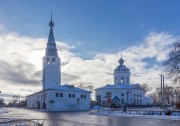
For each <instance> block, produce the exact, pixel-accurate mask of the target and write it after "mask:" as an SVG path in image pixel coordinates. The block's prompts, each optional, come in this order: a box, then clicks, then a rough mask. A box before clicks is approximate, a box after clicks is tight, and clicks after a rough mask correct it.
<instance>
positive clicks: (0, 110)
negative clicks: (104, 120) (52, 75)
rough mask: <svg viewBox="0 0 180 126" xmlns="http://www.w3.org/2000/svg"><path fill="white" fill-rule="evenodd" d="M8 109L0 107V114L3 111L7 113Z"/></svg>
mask: <svg viewBox="0 0 180 126" xmlns="http://www.w3.org/2000/svg"><path fill="white" fill-rule="evenodd" d="M8 112H9V111H8V110H6V109H3V108H1V109H0V114H3V113H8Z"/></svg>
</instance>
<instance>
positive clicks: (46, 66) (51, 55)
mask: <svg viewBox="0 0 180 126" xmlns="http://www.w3.org/2000/svg"><path fill="white" fill-rule="evenodd" d="M49 26H50V32H49V38H48V42H47V48H46V55H45V56H44V57H43V71H42V72H43V73H42V74H43V75H42V82H43V90H45V89H48V88H52V87H56V86H58V85H61V59H60V58H59V57H58V53H57V48H56V43H55V39H54V34H53V26H54V23H53V21H52V13H51V21H50V22H49Z"/></svg>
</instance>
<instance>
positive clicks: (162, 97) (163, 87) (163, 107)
mask: <svg viewBox="0 0 180 126" xmlns="http://www.w3.org/2000/svg"><path fill="white" fill-rule="evenodd" d="M162 98H163V109H164V102H165V99H164V75H163V83H162Z"/></svg>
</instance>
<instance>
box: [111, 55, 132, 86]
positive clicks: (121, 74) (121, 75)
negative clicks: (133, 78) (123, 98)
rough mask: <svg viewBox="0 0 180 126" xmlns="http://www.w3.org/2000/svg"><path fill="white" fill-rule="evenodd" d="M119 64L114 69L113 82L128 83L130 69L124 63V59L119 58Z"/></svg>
mask: <svg viewBox="0 0 180 126" xmlns="http://www.w3.org/2000/svg"><path fill="white" fill-rule="evenodd" d="M119 64H120V65H119V66H118V67H117V68H116V69H115V70H114V84H115V85H117V84H130V74H131V73H130V69H129V68H127V67H126V66H125V65H124V60H123V58H122V54H121V58H120V60H119Z"/></svg>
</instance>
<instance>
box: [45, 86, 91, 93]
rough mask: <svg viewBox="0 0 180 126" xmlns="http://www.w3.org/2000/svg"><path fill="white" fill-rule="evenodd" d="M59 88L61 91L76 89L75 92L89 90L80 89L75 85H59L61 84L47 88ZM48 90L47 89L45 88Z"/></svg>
mask: <svg viewBox="0 0 180 126" xmlns="http://www.w3.org/2000/svg"><path fill="white" fill-rule="evenodd" d="M51 89H52V90H61V91H76V92H86V93H88V92H89V93H90V91H88V90H85V89H81V88H78V87H75V86H74V85H67V84H65V85H61V86H56V87H53V88H50V89H49V90H51ZM47 90H48V89H47Z"/></svg>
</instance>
